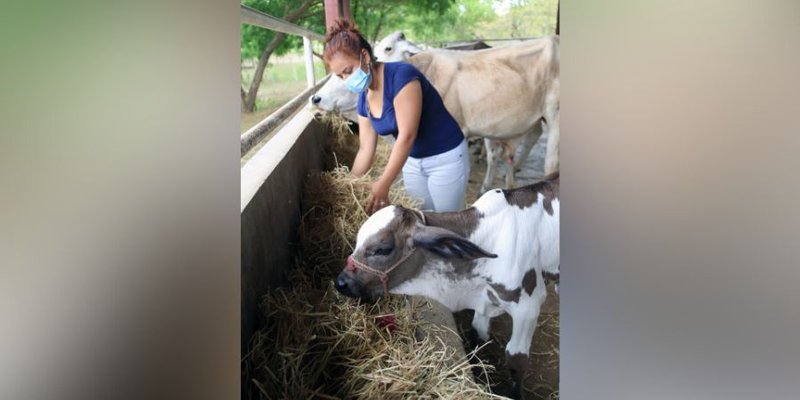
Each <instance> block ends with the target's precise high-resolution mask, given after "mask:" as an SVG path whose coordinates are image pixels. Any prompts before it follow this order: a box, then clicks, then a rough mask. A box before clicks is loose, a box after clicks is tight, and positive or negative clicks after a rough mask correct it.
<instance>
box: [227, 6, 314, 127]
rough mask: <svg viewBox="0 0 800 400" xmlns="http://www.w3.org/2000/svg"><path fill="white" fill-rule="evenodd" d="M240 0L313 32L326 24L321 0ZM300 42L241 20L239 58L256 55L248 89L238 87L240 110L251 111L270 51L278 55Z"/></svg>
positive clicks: (292, 37)
mask: <svg viewBox="0 0 800 400" xmlns="http://www.w3.org/2000/svg"><path fill="white" fill-rule="evenodd" d="M243 4H244V5H246V6H249V7H252V8H254V9H257V10H259V11H263V12H264V13H266V14H269V15H272V16H275V17H278V18H281V19H284V20H286V21H288V22H292V23H295V24H298V25H301V26H305V27H307V28H309V29H310V30H312V31H315V32H319V31H321V30H322V27H324V26H325V24H324V12H323V7H322V5H323V3H322V0H302V1H296V0H295V1H291V0H245V1H244V2H243ZM301 45H302V38H301V37H298V36H294V35H286V34H285V33H281V32H275V31H272V30H269V29H265V28H261V27H258V26H252V25H247V24H242V29H241V44H240V57H241V58H242V59H250V58H253V57H258V63H257V64H256V69H255V73H254V74H253V79H252V80H251V81H250V85H249V86H248V88H247V90H245V88H241V97H242V111H246V112H253V111H254V109H255V105H256V97H257V96H258V89H259V87H260V86H261V81H262V79H263V78H264V71H265V70H266V68H267V65H268V62H269V58H270V57H271V56H272V55H273V54H277V55H281V54H284V53H286V52H287V51H290V50H292V49H296V48H298V47H300V46H301Z"/></svg>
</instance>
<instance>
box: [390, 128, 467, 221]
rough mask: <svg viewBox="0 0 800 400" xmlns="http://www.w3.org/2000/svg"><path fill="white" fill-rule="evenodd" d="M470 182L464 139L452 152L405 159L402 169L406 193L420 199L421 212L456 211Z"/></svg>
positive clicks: (460, 205) (462, 206)
mask: <svg viewBox="0 0 800 400" xmlns="http://www.w3.org/2000/svg"><path fill="white" fill-rule="evenodd" d="M468 181H469V150H468V148H467V141H466V139H465V140H463V141H462V142H461V144H459V145H458V146H456V147H455V148H453V149H452V150H448V151H446V152H444V153H442V154H437V155H435V156H430V157H425V158H414V157H408V160H406V164H405V165H404V166H403V182H404V183H405V186H406V193H408V195H409V196H411V197H416V198H420V199H422V201H423V202H424V203H423V204H422V209H423V210H433V211H438V212H442V211H459V210H461V209H463V208H464V195H465V194H466V191H467V182H468Z"/></svg>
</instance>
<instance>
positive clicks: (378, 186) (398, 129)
mask: <svg viewBox="0 0 800 400" xmlns="http://www.w3.org/2000/svg"><path fill="white" fill-rule="evenodd" d="M323 58H324V59H325V62H326V63H327V64H328V67H329V68H330V71H331V73H333V74H335V75H336V76H338V77H339V78H341V79H343V80H345V84H346V85H347V88H348V89H350V90H351V91H353V92H355V93H357V94H358V115H359V117H358V127H359V143H360V144H359V149H358V154H357V155H356V158H355V161H354V162H353V169H352V173H353V175H355V176H362V175H364V174H365V173H367V171H368V170H369V168H370V167H371V166H372V162H373V159H374V155H375V146H376V145H377V142H378V137H377V135H382V136H385V135H392V136H394V137H395V139H396V141H395V143H394V146H393V147H392V152H391V155H390V156H389V161H388V163H387V165H386V169H385V170H384V171H383V174H382V175H381V176H380V178H378V180H377V181H375V182H374V183H372V185H371V188H370V192H371V193H370V196H369V198H368V199H367V207H366V208H367V212H368V213H370V214H372V213H373V212H375V211H377V210H378V209H380V208H383V207H384V206H387V205H389V187H390V186H391V184H392V182H394V180H395V178H396V177H397V175H398V174H399V173H400V171H401V170H402V172H403V181H404V182H405V187H406V192H407V193H408V194H409V196H412V197H417V198H420V199H422V200H423V205H422V208H423V209H425V210H434V211H456V210H460V209H462V208H463V207H464V194H465V192H466V189H467V180H468V178H469V153H468V150H467V142H466V140H465V139H464V134H463V133H462V132H461V128H459V126H458V123H456V121H455V119H453V117H452V116H451V115H450V113H449V112H448V111H447V109H446V108H445V107H444V103H442V98H441V96H439V93H438V92H437V91H436V89H435V88H434V87H433V85H431V83H430V82H429V81H428V79H427V78H425V76H424V75H422V73H421V72H419V70H417V69H416V68H415V67H414V66H413V65H411V64H408V63H404V62H397V63H381V62H378V61H376V60H375V56H374V55H373V54H372V46H370V44H369V43H368V42H367V41H366V40H365V39H364V37H363V36H362V35H361V33H360V32H359V31H358V29H357V28H356V27H355V26H354V25H353V24H352V23H351V22H350V21H348V20H338V21H336V22H335V23H334V25H333V26H332V27H331V29H330V30H329V32H328V34H327V35H326V38H325V50H324V54H323Z"/></svg>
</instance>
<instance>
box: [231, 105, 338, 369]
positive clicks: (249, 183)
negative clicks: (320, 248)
mask: <svg viewBox="0 0 800 400" xmlns="http://www.w3.org/2000/svg"><path fill="white" fill-rule="evenodd" d="M326 133H327V127H326V126H325V125H323V124H320V123H319V122H317V121H316V120H314V118H313V116H312V114H311V113H310V112H308V111H307V110H301V111H300V112H298V113H297V114H296V115H295V116H294V117H293V118H292V119H291V120H290V121H289V122H288V123H287V124H286V125H285V126H284V127H283V128H282V129H281V130H280V131H278V132H277V133H276V134H275V136H274V137H273V138H272V139H271V140H270V141H269V142H268V143H267V144H266V145H265V146H263V147H262V148H261V149H260V150H259V151H258V153H256V154H255V155H253V157H252V158H251V159H250V160H248V161H247V163H246V164H245V165H244V166H243V167H242V171H241V174H242V188H241V191H242V200H241V201H242V202H241V227H242V228H241V229H242V266H241V268H242V270H241V274H242V277H241V281H242V327H241V329H242V332H241V338H242V343H241V351H242V354H244V351H245V350H246V348H247V344H248V343H247V341H248V340H249V339H250V337H251V336H252V334H253V333H254V332H255V331H256V330H258V329H259V328H260V327H261V326H262V324H263V319H262V318H261V312H260V309H259V304H260V301H261V297H262V295H263V294H264V293H265V292H266V290H267V289H268V288H272V287H277V286H285V285H286V284H287V272H288V271H289V268H290V267H291V264H292V259H293V255H294V254H293V253H294V250H295V249H294V248H293V247H292V246H290V245H288V244H289V243H293V242H295V241H296V235H297V227H298V225H299V223H300V196H301V194H302V191H303V183H304V182H305V178H306V176H307V174H308V172H309V171H311V170H313V169H321V168H322V158H323V139H324V137H325V136H324V135H325V134H326Z"/></svg>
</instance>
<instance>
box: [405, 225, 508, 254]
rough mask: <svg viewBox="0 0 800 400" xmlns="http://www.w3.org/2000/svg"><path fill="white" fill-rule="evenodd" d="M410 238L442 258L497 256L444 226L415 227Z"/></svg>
mask: <svg viewBox="0 0 800 400" xmlns="http://www.w3.org/2000/svg"><path fill="white" fill-rule="evenodd" d="M412 238H413V239H414V245H416V246H417V247H422V248H424V249H427V250H429V251H431V252H432V253H434V254H436V255H438V256H440V257H443V258H450V259H461V260H474V259H476V258H481V257H488V258H495V257H497V254H492V253H489V252H487V251H486V250H484V249H482V248H480V247H479V246H478V245H476V244H475V243H472V242H470V241H469V240H467V239H465V238H464V237H462V236H459V235H458V234H456V233H455V232H453V231H451V230H448V229H444V228H439V227H434V226H426V227H424V228H421V229H415V232H414V234H413V236H412Z"/></svg>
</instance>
